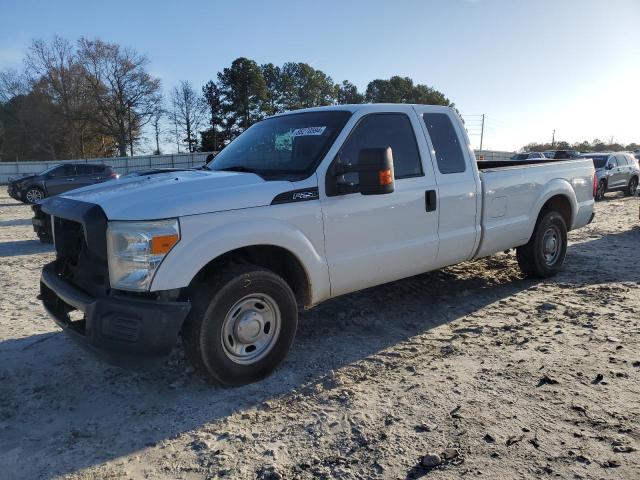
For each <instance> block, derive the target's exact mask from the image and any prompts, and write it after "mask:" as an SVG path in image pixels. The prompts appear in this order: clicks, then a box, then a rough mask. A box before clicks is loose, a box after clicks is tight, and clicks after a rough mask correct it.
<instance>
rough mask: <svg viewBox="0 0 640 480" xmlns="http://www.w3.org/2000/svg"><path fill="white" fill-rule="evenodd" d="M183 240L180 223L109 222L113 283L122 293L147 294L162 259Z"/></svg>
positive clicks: (173, 221) (108, 248)
mask: <svg viewBox="0 0 640 480" xmlns="http://www.w3.org/2000/svg"><path fill="white" fill-rule="evenodd" d="M179 240H180V224H179V223H178V219H177V218H174V219H170V220H157V221H151V222H109V226H108V227H107V253H108V255H109V283H110V284H111V287H112V288H117V289H120V290H133V291H146V290H149V287H150V286H151V281H152V280H153V276H154V274H155V272H156V270H157V269H158V266H160V263H161V262H162V259H163V258H164V257H165V255H166V254H167V253H169V251H170V250H171V249H172V248H173V246H174V245H175V244H176V243H178V241H179Z"/></svg>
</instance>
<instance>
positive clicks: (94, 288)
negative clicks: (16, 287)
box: [53, 217, 109, 297]
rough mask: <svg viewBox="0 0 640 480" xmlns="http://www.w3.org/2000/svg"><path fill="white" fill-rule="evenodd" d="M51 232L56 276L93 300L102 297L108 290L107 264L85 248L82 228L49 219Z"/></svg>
mask: <svg viewBox="0 0 640 480" xmlns="http://www.w3.org/2000/svg"><path fill="white" fill-rule="evenodd" d="M53 229H54V238H55V248H56V264H57V271H58V274H59V275H60V276H62V278H64V279H65V280H67V281H68V282H70V283H71V284H73V285H75V286H76V287H78V288H79V289H80V290H82V291H83V292H85V293H87V294H89V295H91V296H93V297H102V296H104V295H106V294H107V292H108V289H109V269H108V265H107V261H106V259H105V258H103V257H101V256H98V255H96V254H95V253H94V252H92V251H91V250H90V249H89V248H88V246H87V235H86V233H85V230H84V227H83V225H82V224H81V223H79V222H75V221H73V220H67V219H65V218H60V217H53ZM105 233H106V232H105Z"/></svg>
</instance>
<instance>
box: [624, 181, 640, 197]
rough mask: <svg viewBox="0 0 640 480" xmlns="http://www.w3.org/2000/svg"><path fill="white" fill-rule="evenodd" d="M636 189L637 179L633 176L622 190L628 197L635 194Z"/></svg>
mask: <svg viewBox="0 0 640 480" xmlns="http://www.w3.org/2000/svg"><path fill="white" fill-rule="evenodd" d="M637 189H638V179H637V178H636V177H633V178H632V179H631V180H629V185H627V189H626V191H625V192H624V193H625V195H627V196H628V197H633V196H634V195H635V194H636V190H637Z"/></svg>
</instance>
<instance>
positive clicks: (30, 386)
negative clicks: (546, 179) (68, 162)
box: [0, 229, 640, 478]
mask: <svg viewBox="0 0 640 480" xmlns="http://www.w3.org/2000/svg"><path fill="white" fill-rule="evenodd" d="M639 238H640V231H639V230H638V229H636V230H633V231H627V232H624V233H621V234H617V235H609V236H606V237H602V238H598V239H595V240H592V241H586V242H583V243H579V244H576V245H574V246H572V247H571V248H570V250H569V255H568V258H567V263H568V265H567V268H566V270H565V271H564V272H563V273H562V274H560V275H559V276H557V277H555V278H554V279H551V280H549V281H550V282H556V283H562V284H566V285H567V286H569V287H571V286H575V285H582V284H584V282H597V283H603V282H607V281H614V278H615V281H616V282H620V281H634V282H637V281H639V280H640V272H639V271H638V269H629V271H627V272H609V271H608V269H607V266H606V252H607V250H608V249H609V245H615V244H621V245H622V244H626V245H627V246H628V245H629V244H630V242H636V241H637V240H638V239H639ZM613 250H614V251H613V252H612V254H616V255H620V254H621V253H620V249H617V248H614V249H613ZM624 254H628V255H629V256H630V261H631V260H632V258H633V252H628V253H624ZM575 272H578V273H579V274H580V280H579V281H577V280H575V278H576V274H575ZM614 273H615V277H613V275H614ZM610 274H611V280H609V275H610ZM537 283H538V282H536V281H532V280H524V279H522V278H521V275H520V273H519V271H518V269H517V265H516V262H515V259H514V257H513V255H503V254H501V255H498V256H496V257H492V258H488V259H484V260H480V261H478V262H468V263H464V264H461V265H457V266H454V267H450V268H447V269H444V270H439V271H435V272H431V273H428V274H424V275H419V276H417V277H413V278H411V279H406V280H401V281H397V282H394V283H390V284H387V285H383V286H379V287H375V288H371V289H368V290H365V291H362V292H358V293H355V294H351V295H347V296H344V297H340V298H337V299H334V300H331V301H328V302H326V303H324V304H322V305H320V306H318V307H317V308H315V309H313V310H311V311H308V312H304V313H302V314H301V317H300V324H299V329H298V334H297V338H296V341H295V342H294V346H293V348H292V351H291V352H290V354H289V356H288V357H287V359H286V360H285V362H284V363H283V365H282V366H281V367H280V368H279V369H278V371H277V372H276V373H275V374H273V375H272V376H271V377H269V378H267V379H266V380H264V381H262V382H259V383H256V384H253V385H248V386H245V387H241V388H235V389H220V388H215V387H212V386H211V385H209V384H207V383H206V382H205V381H204V380H202V379H200V378H199V377H198V376H194V375H192V374H190V373H189V367H188V365H187V364H186V362H185V361H184V360H183V358H182V354H181V351H180V350H178V351H177V352H176V353H175V354H174V355H172V357H171V358H170V359H169V360H168V361H166V362H164V363H163V365H162V366H161V368H159V369H157V370H153V371H145V372H131V371H127V370H122V369H119V368H116V367H110V366H107V365H105V364H103V363H100V362H98V361H97V360H95V359H94V358H93V357H92V356H91V355H89V354H87V353H85V352H83V351H82V350H80V349H79V348H78V347H77V346H76V345H75V344H73V343H72V342H71V341H70V340H68V339H67V338H66V337H65V336H64V335H62V334H59V333H56V334H51V333H47V334H42V335H34V336H30V337H27V338H21V339H15V340H8V341H5V342H2V343H0V433H1V435H0V465H4V467H3V469H4V474H7V475H8V476H7V478H36V477H40V478H54V477H57V476H60V475H64V474H69V473H74V472H77V471H79V470H81V469H84V468H87V467H91V466H94V465H99V464H101V463H104V462H106V461H109V460H113V459H116V458H119V457H123V456H126V455H130V454H133V453H135V452H137V451H140V450H142V449H145V448H147V447H153V446H156V445H158V444H160V445H162V442H163V441H164V440H166V439H172V438H175V437H177V436H180V435H187V436H188V435H189V432H190V431H192V430H194V429H198V428H200V427H202V426H203V425H205V424H207V423H210V422H214V421H216V420H220V419H224V418H225V417H228V416H230V415H231V414H233V413H235V412H238V411H243V410H246V409H249V408H256V407H257V408H266V407H264V405H265V404H264V402H267V401H269V400H273V399H277V398H280V397H287V396H289V395H292V392H293V391H294V390H295V391H296V393H297V394H302V395H306V394H310V392H313V391H315V390H316V389H317V388H320V389H322V388H327V387H326V384H325V380H326V379H327V377H328V375H329V374H330V372H331V371H332V370H337V369H340V368H341V367H345V366H347V365H350V364H353V363H355V362H358V361H361V360H363V359H365V358H367V357H370V356H372V355H376V354H377V353H378V352H380V351H381V350H383V349H386V348H389V347H392V346H394V345H396V344H398V343H400V342H403V341H405V340H408V339H410V338H412V337H414V336H416V335H421V334H425V333H428V332H429V331H431V330H432V329H434V328H436V327H438V326H440V325H443V324H445V323H448V322H452V321H455V320H457V319H460V318H462V317H464V316H465V315H468V314H470V313H473V312H476V311H477V310H479V309H481V308H483V307H485V306H487V305H489V304H491V303H493V302H496V301H500V300H505V299H508V298H509V297H510V296H511V295H513V294H515V293H517V292H521V291H524V290H526V289H528V288H531V287H534V286H536V285H537ZM38 311H39V309H38ZM33 315H42V313H33ZM220 428H222V427H220ZM209 431H210V432H211V430H209ZM213 433H215V431H214V432H213ZM185 445H186V446H185V448H187V449H188V448H190V447H189V446H188V445H189V442H186V443H185ZM26 458H29V460H28V461H26ZM54 458H55V461H54Z"/></svg>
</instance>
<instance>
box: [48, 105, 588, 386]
mask: <svg viewBox="0 0 640 480" xmlns="http://www.w3.org/2000/svg"><path fill="white" fill-rule="evenodd" d="M501 163H503V162H476V159H475V157H474V154H473V150H472V149H471V147H470V145H469V139H468V137H467V134H466V132H465V129H464V125H463V124H462V123H461V121H460V118H459V117H458V115H457V114H456V112H455V111H454V110H453V109H451V108H447V107H440V106H427V105H384V104H373V105H342V106H332V107H323V108H315V109H308V110H300V111H296V112H291V113H287V114H282V115H278V116H275V117H271V118H268V119H266V120H263V121H261V122H259V123H257V124H255V125H253V126H252V127H251V128H249V129H248V130H247V131H246V132H244V133H243V134H242V135H240V136H239V137H238V138H236V139H235V140H234V141H233V142H232V143H231V144H229V145H228V146H227V147H226V148H225V149H224V150H223V151H222V152H221V153H220V154H219V155H218V156H217V157H216V158H215V159H214V160H213V162H212V163H211V164H210V165H209V167H208V168H209V169H208V170H190V171H183V172H167V173H160V174H157V175H153V176H146V177H132V178H122V179H121V181H119V182H110V183H108V184H101V185H96V186H93V187H87V188H84V189H81V190H75V191H73V192H70V193H67V194H64V195H60V196H58V197H55V198H52V199H50V200H48V201H46V202H45V203H44V204H43V206H42V209H43V210H44V211H45V212H46V213H48V214H49V215H51V216H52V223H53V234H54V239H55V248H56V260H55V261H54V262H52V263H50V264H48V265H46V266H45V267H44V268H43V272H42V276H41V299H42V301H43V304H44V306H45V308H46V309H47V310H48V311H49V313H50V314H51V316H52V317H53V318H54V320H55V321H56V322H57V323H58V324H59V325H60V326H61V327H62V328H63V329H64V330H65V331H67V332H69V333H71V334H73V335H74V336H75V337H76V338H78V339H79V340H81V343H82V344H84V345H85V346H88V347H90V348H91V349H93V350H99V351H101V352H103V353H107V354H108V355H110V356H111V357H115V358H116V359H118V358H120V357H123V356H131V355H162V354H166V353H168V352H169V351H170V350H171V349H172V347H173V346H174V345H175V343H176V340H177V337H178V335H179V334H181V335H182V337H183V344H184V347H185V350H186V353H187V355H188V356H189V358H190V359H191V361H192V362H193V363H194V364H195V366H196V367H197V368H198V369H199V370H201V371H203V372H206V373H208V374H209V375H210V376H211V377H212V378H213V379H215V380H216V381H218V382H220V383H222V384H226V385H240V384H245V383H248V382H252V381H255V380H258V379H260V378H263V377H264V376H266V375H268V374H269V373H270V372H271V371H272V370H273V369H274V368H275V367H276V366H277V365H278V364H279V363H280V361H281V360H282V359H283V358H284V356H285V355H286V353H287V351H288V349H289V347H290V345H291V342H292V341H293V338H294V334H295V331H296V325H297V321H298V307H303V308H309V307H312V306H314V305H316V304H318V303H320V302H322V301H324V300H327V299H329V298H332V297H336V296H338V295H344V294H347V293H350V292H355V291H357V290H361V289H363V288H367V287H371V286H374V285H380V284H383V283H386V282H390V281H393V280H397V279H400V278H404V277H409V276H412V275H416V274H420V273H423V272H427V271H429V270H434V269H438V268H442V267H445V266H447V265H452V264H455V263H458V262H464V261H467V260H473V259H477V258H481V257H485V256H488V255H491V254H494V253H496V252H502V251H504V250H507V249H510V248H514V247H516V248H517V258H518V263H519V265H520V267H521V269H522V271H523V272H524V274H525V275H527V276H533V277H548V276H551V275H554V274H555V273H556V272H558V271H559V270H560V268H561V267H562V265H563V263H564V259H565V253H566V248H567V231H568V230H571V229H575V228H580V227H583V226H584V225H586V224H587V223H589V222H590V221H591V220H592V218H593V212H594V199H593V181H594V168H593V163H592V161H591V160H588V159H585V160H574V161H566V162H544V163H535V164H530V165H528V164H526V162H522V164H518V165H515V166H514V165H508V166H504V165H503V166H501ZM452 301H456V299H452ZM73 310H79V311H80V313H82V312H83V313H84V315H83V317H82V318H78V317H77V316H70V315H69V313H70V312H72V311H73Z"/></svg>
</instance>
